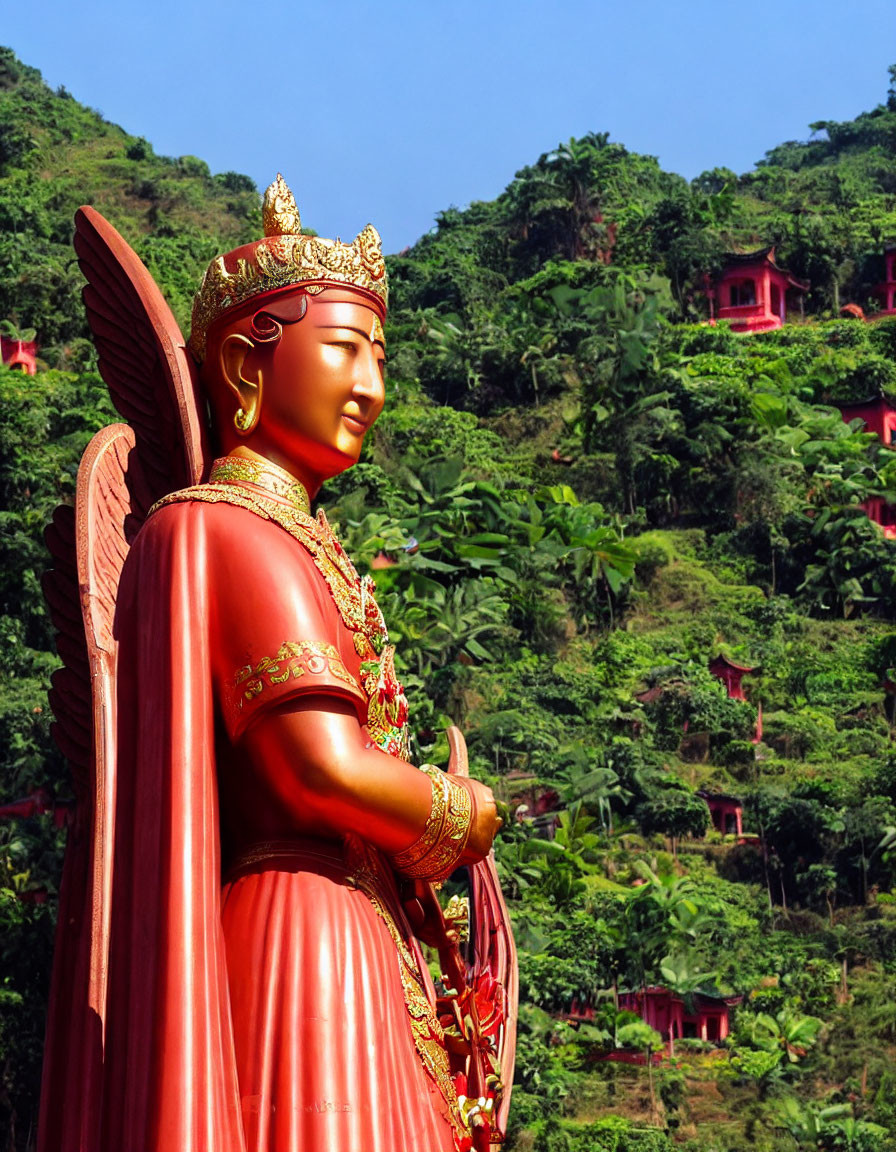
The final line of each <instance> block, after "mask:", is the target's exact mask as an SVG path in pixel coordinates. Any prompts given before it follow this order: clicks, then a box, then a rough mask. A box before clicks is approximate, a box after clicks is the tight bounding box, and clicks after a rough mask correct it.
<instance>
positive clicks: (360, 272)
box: [189, 172, 388, 361]
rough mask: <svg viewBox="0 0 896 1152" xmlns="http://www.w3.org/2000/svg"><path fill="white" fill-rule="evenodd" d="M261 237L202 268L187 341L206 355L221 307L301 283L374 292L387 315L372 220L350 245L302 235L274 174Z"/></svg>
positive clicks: (285, 189) (292, 204)
mask: <svg viewBox="0 0 896 1152" xmlns="http://www.w3.org/2000/svg"><path fill="white" fill-rule="evenodd" d="M262 223H263V225H264V239H263V240H257V241H255V243H253V244H244V245H243V246H242V247H241V248H236V249H234V250H233V251H232V252H228V253H226V254H225V255H223V256H218V257H216V258H215V259H214V260H213V261H212V262H211V264H209V266H208V268H207V269H206V272H205V276H204V277H203V279H202V285H201V287H200V289H199V291H198V292H197V293H196V296H195V298H194V300H193V324H192V331H191V333H190V340H189V346H190V349H191V351H192V352H193V355H194V356H195V357H196V359H197V360H199V361H202V360H203V359H204V357H205V349H206V341H207V337H208V330H209V328H210V327H211V325H212V324H213V323H214V322H215V321H216V320H217V319H218V318H219V317H220V316H222V315H223V314H224V313H225V312H227V311H229V309H231V308H235V307H236V306H237V305H238V304H244V303H245V302H246V301H247V300H251V299H252V298H253V297H255V296H261V295H264V294H266V293H268V292H273V291H276V290H277V289H281V288H289V287H292V286H294V285H301V286H302V287H305V288H306V289H307V291H309V292H311V293H316V292H322V291H323V290H324V288H326V287H328V286H329V285H336V284H344V285H345V286H346V287H348V288H358V289H360V290H361V291H363V292H366V293H368V294H370V295H371V296H373V297H374V298H375V300H376V301H378V302H379V304H380V309H381V311H382V312H383V313H384V314H385V310H386V305H387V303H388V286H387V283H386V262H385V260H384V259H383V251H382V243H381V241H380V235H379V233H378V232H377V230H376V229H375V228H374V226H373V225H372V224H368V225H367V226H366V228H363V229H362V230H361V231H360V232H359V233H358V235H357V236H356V237H355V239H354V240H353V241H352V242H351V244H344V243H343V242H342V241H341V240H339V239H336V240H325V239H323V237H321V236H304V235H302V220H301V217H300V215H299V209H298V207H297V205H296V201H295V197H294V196H293V194H292V192H291V191H290V189H289V185H288V184H287V183H286V181H285V180H284V179H283V177H282V176H281V175H280V173H279V172H278V173H277V179H276V180H274V182H273V183H272V184H270V185H269V187H268V189H267V191H266V192H265V194H264V204H263V206H262Z"/></svg>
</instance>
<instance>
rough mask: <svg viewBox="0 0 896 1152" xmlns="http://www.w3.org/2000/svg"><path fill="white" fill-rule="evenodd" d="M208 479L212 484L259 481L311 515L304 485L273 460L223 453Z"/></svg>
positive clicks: (255, 482) (264, 486)
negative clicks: (225, 454) (224, 454)
mask: <svg viewBox="0 0 896 1152" xmlns="http://www.w3.org/2000/svg"><path fill="white" fill-rule="evenodd" d="M209 481H210V482H211V483H212V484H238V483H243V484H257V485H258V487H259V488H266V489H267V490H268V492H270V493H271V495H273V496H280V497H281V498H282V499H284V500H288V501H289V502H290V504H293V505H294V506H295V507H296V508H299V509H301V511H303V512H307V513H308V514H309V515H310V514H311V501H310V500H309V499H308V492H307V491H306V489H305V485H304V484H302V483H301V482H300V481H299V480H296V478H295V476H291V475H290V474H289V472H287V471H286V469H285V468H279V467H278V466H277V465H276V464H272V463H271V462H270V461H267V460H266V461H262V460H247V459H244V458H243V457H242V456H224V457H222V459H220V460H216V461H215V462H214V464H213V465H212V470H211V474H210V475H209Z"/></svg>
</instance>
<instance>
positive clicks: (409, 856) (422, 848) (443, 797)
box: [392, 764, 448, 872]
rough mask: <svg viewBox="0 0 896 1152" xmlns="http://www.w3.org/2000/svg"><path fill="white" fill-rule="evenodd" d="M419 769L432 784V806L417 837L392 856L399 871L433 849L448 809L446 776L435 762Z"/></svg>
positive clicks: (418, 861) (405, 870)
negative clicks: (408, 845)
mask: <svg viewBox="0 0 896 1152" xmlns="http://www.w3.org/2000/svg"><path fill="white" fill-rule="evenodd" d="M420 771H421V772H425V773H426V775H427V776H428V777H429V781H430V784H431V785H432V808H431V809H430V811H429V816H428V817H427V820H426V827H425V828H424V829H423V832H422V834H421V835H420V837H419V839H417V840H415V841H414V843H413V844H411V845H410V847H408V848H404V849H402V851H401V852H397V853H396V854H395V855H394V856H393V857H392V863H393V864H394V865H395V867H396V868H397V869H398V870H399V871H400V872H407V870H408V869H409V868H413V867H414V865H415V864H419V863H420V861H421V860H422V859H423V858H424V857H425V856H428V855H429V853H430V852H431V851H432V850H433V848H434V847H435V845H436V844H437V842H438V840H439V837H440V836H441V835H442V826H443V824H444V823H445V815H446V813H447V811H448V783H447V781H448V777H447V776H446V775H445V773H444V772H441V771H440V770H439V769H438V768H436V766H435V764H421V765H420Z"/></svg>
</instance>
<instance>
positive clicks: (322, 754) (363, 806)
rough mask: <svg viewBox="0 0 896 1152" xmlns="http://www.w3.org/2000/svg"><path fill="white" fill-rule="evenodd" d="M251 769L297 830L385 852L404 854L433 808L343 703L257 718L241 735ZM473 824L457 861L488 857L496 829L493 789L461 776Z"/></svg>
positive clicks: (415, 776) (302, 701)
mask: <svg viewBox="0 0 896 1152" xmlns="http://www.w3.org/2000/svg"><path fill="white" fill-rule="evenodd" d="M244 749H245V752H246V754H247V756H248V758H249V760H250V762H251V763H252V765H253V767H254V769H255V771H256V772H257V773H259V774H260V775H261V776H263V778H264V779H265V781H266V783H267V785H268V787H269V788H271V789H273V790H275V791H276V798H277V800H278V802H279V803H280V804H282V805H283V810H284V811H286V812H289V813H290V814H291V815H292V816H293V817H294V818H295V820H296V822H297V824H298V825H299V826H301V827H302V828H308V827H309V825H312V826H316V827H319V828H320V829H321V831H322V832H325V833H329V834H335V835H341V834H344V833H347V832H348V833H356V834H357V835H359V836H361V837H362V838H363V839H365V840H367V841H368V842H370V843H372V844H375V845H376V846H377V847H378V848H381V849H382V850H383V851H384V852H387V853H389V854H396V853H399V852H402V851H404V850H405V849H407V848H408V847H409V846H410V845H412V844H414V843H415V841H417V840H418V839H419V837H420V836H421V835H422V834H423V832H424V829H425V828H426V825H427V821H428V820H429V817H430V813H431V810H432V805H433V789H432V784H431V780H430V777H429V776H428V775H427V774H426V773H424V772H421V771H420V770H419V769H418V768H415V767H414V766H413V765H412V764H407V763H406V762H405V761H404V760H400V759H399V758H398V757H396V756H389V755H387V754H386V753H384V752H381V751H380V750H379V749H378V748H376V747H375V746H373V745H371V744H370V739H369V737H368V736H367V734H366V732H365V730H364V729H363V728H362V726H361V724H360V723H359V721H358V716H357V712H356V711H355V709H354V707H353V706H352V705H351V703H349V702H348V701H343V700H340V699H339V698H338V697H335V696H326V695H306V696H301V697H298V698H296V699H293V700H290V701H287V702H286V703H285V704H283V705H281V706H280V707H279V708H275V709H272V710H271V711H269V712H268V713H266V714H265V715H264V716H263V717H261V718H260V719H259V720H258V722H257V723H255V724H254V725H253V726H252V727H251V728H250V729H249V730H248V731H247V733H246V735H245V736H244ZM463 786H464V787H465V788H467V790H468V791H469V793H470V795H471V797H472V799H473V805H472V820H471V823H470V828H469V835H468V836H467V841H466V847H465V851H464V855H463V857H462V858H461V860H460V863H463V864H466V863H473V862H475V861H477V860H481V859H482V858H483V857H484V856H486V855H487V854H488V851H489V849H490V848H491V845H492V840H493V839H494V835H495V832H496V831H497V826H498V825H497V812H496V808H495V802H494V799H493V797H492V794H491V790H490V789H488V788H486V787H485V786H484V785H482V784H480V783H479V782H478V781H476V780H471V779H466V780H464V781H463Z"/></svg>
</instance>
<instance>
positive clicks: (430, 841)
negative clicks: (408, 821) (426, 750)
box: [392, 764, 473, 880]
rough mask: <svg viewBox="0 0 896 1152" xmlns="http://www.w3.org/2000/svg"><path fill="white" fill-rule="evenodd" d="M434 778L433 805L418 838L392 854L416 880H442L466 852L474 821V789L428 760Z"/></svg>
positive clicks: (425, 768)
mask: <svg viewBox="0 0 896 1152" xmlns="http://www.w3.org/2000/svg"><path fill="white" fill-rule="evenodd" d="M420 770H421V772H425V773H426V774H427V776H429V778H430V780H431V781H432V809H431V811H430V814H429V819H428V820H427V821H426V827H425V828H424V829H423V834H422V836H420V838H419V839H418V840H415V841H414V843H413V844H412V845H411V846H410V847H409V848H405V849H404V851H403V852H399V853H398V854H397V855H396V856H393V857H392V863H393V864H394V865H395V867H396V869H398V871H400V872H401V873H403V875H405V876H408V877H410V878H412V879H415V880H442V879H444V878H445V877H446V876H448V875H450V874H451V872H453V871H454V868H455V866H456V865H457V861H458V860H459V859H460V857H461V856H462V855H463V851H464V848H465V847H466V845H467V837H468V836H469V835H470V826H471V825H472V822H473V801H472V797H471V796H470V793H469V792H468V791H467V789H466V788H464V786H463V784H459V783H458V782H457V781H456V780H452V779H451V777H450V776H448V775H446V774H445V773H444V772H442V771H441V770H440V769H438V768H436V767H435V766H434V765H433V764H424V765H423V766H422V767H421V769H420Z"/></svg>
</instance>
